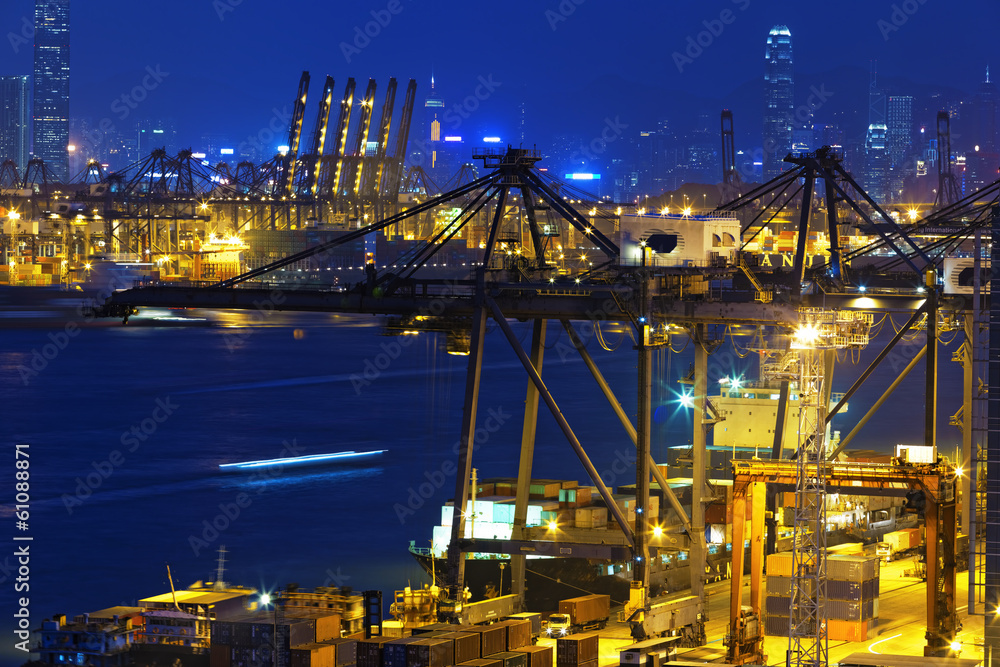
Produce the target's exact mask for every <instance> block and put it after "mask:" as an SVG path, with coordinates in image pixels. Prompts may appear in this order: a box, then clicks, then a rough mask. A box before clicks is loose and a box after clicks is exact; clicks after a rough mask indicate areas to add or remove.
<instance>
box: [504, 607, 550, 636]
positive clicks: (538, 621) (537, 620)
mask: <svg viewBox="0 0 1000 667" xmlns="http://www.w3.org/2000/svg"><path fill="white" fill-rule="evenodd" d="M507 618H509V619H513V620H521V621H528V623H530V624H531V637H532V639H535V638H536V637H538V636H540V635H541V634H542V615H541V614H539V613H537V612H530V611H524V612H521V613H520V614H511V615H510V616H508V617H507Z"/></svg>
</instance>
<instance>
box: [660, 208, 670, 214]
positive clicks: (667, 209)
mask: <svg viewBox="0 0 1000 667" xmlns="http://www.w3.org/2000/svg"><path fill="white" fill-rule="evenodd" d="M660 215H670V207H669V206H664V207H663V210H662V211H660Z"/></svg>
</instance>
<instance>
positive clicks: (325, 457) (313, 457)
mask: <svg viewBox="0 0 1000 667" xmlns="http://www.w3.org/2000/svg"><path fill="white" fill-rule="evenodd" d="M387 451H389V450H388V449H376V450H374V451H371V452H356V451H354V450H351V451H348V452H338V453H336V454H310V455H309V456H289V457H285V458H281V459H266V460H261V461H243V462H242V463H221V464H219V467H220V468H223V469H225V468H259V467H260V466H268V465H278V466H280V465H290V464H295V463H318V462H320V461H333V460H336V459H350V458H359V457H362V456H378V455H379V454H383V453H385V452H387Z"/></svg>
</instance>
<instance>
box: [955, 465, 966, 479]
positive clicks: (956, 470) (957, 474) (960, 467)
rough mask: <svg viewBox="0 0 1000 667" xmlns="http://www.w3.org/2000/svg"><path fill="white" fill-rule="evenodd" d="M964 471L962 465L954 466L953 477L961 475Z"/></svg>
mask: <svg viewBox="0 0 1000 667" xmlns="http://www.w3.org/2000/svg"><path fill="white" fill-rule="evenodd" d="M964 473H965V471H964V470H962V466H958V467H957V468H955V477H961V476H962V475H963V474H964Z"/></svg>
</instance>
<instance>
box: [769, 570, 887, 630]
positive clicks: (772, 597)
mask: <svg viewBox="0 0 1000 667" xmlns="http://www.w3.org/2000/svg"><path fill="white" fill-rule="evenodd" d="M878 575H879V560H878V558H876V557H873V556H844V555H829V556H827V559H826V599H825V601H824V612H825V615H826V617H827V636H828V637H829V638H830V639H834V640H839V641H865V640H867V639H871V638H872V637H874V636H875V629H876V627H877V626H878V592H879V581H878ZM791 595H792V554H791V553H790V552H784V553H777V554H772V555H770V556H768V557H767V585H766V597H765V598H764V611H765V618H764V634H765V635H769V636H776V637H787V636H788V632H789V630H790V628H791V622H790V618H789V617H790V616H791Z"/></svg>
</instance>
